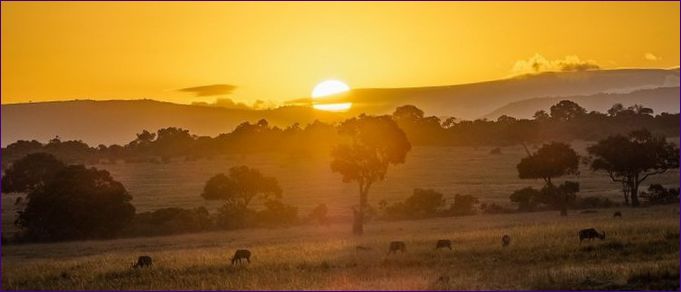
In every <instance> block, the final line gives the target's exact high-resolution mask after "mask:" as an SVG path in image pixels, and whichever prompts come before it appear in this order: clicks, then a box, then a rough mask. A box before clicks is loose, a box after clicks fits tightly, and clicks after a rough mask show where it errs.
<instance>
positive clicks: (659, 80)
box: [2, 68, 679, 146]
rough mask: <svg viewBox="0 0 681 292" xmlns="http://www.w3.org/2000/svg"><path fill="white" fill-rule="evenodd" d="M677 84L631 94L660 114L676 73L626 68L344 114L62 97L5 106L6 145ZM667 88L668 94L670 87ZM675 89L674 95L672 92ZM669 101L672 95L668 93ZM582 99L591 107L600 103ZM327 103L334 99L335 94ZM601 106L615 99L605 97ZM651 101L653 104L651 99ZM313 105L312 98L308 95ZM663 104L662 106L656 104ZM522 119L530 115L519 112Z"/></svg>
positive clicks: (451, 89)
mask: <svg viewBox="0 0 681 292" xmlns="http://www.w3.org/2000/svg"><path fill="white" fill-rule="evenodd" d="M663 86H676V87H677V88H676V96H677V99H676V100H675V103H674V102H673V101H665V102H662V103H658V101H659V99H656V98H653V97H645V98H644V99H636V98H632V100H635V101H632V102H628V101H626V100H623V101H618V102H623V103H627V104H628V103H634V102H635V103H641V104H644V105H646V106H651V107H653V108H654V109H655V110H656V111H658V112H659V111H661V109H660V107H661V106H666V105H667V104H669V106H670V107H673V108H674V109H676V111H673V110H668V111H670V112H678V104H679V103H678V86H679V70H678V68H677V69H671V70H662V69H627V70H601V71H586V72H561V73H543V74H538V75H527V76H522V77H517V78H511V79H504V80H497V81H489V82H480V83H473V84H462V85H452V86H436V87H418V88H387V89H355V90H352V91H350V92H348V93H346V94H345V95H344V96H341V97H340V98H343V99H344V100H350V101H352V102H353V109H352V111H350V112H348V113H344V114H338V113H329V112H323V111H317V110H313V109H312V108H310V107H309V106H287V107H281V108H278V109H274V110H250V109H227V108H219V107H209V106H198V105H181V104H173V103H168V102H158V101H151V100H132V101H130V100H127V101H125V100H113V101H90V100H78V101H65V102H45V103H27V104H10V105H2V145H3V146H5V145H7V144H9V143H12V142H14V141H16V140H19V139H38V140H40V141H47V140H48V139H50V138H53V137H54V136H56V135H59V136H60V137H62V139H81V140H83V141H85V142H87V143H88V144H91V145H96V144H99V143H103V144H111V143H117V144H122V143H126V142H129V141H131V140H132V139H133V138H134V137H135V133H138V132H139V131H140V130H142V129H148V130H154V131H155V130H157V129H159V128H162V127H170V126H175V127H182V128H186V129H189V130H190V131H191V132H192V133H195V134H198V135H211V136H214V135H217V134H219V133H224V132H228V131H231V130H232V129H234V127H235V126H236V125H238V124H239V123H241V122H243V121H256V120H258V119H261V118H266V119H267V120H269V121H270V123H272V124H274V125H278V126H288V125H290V124H293V123H295V122H299V123H301V124H306V123H309V122H311V121H314V120H315V119H319V120H322V121H336V120H340V119H343V118H346V117H348V116H350V115H357V114H359V113H362V112H366V113H369V114H383V113H391V112H393V111H394V110H395V108H396V107H397V106H400V105H404V104H413V105H416V106H418V107H420V108H421V109H423V110H424V111H425V112H426V113H427V114H428V115H437V116H450V115H451V116H455V117H457V118H462V119H476V118H480V117H483V116H484V115H487V114H489V113H491V112H493V111H494V110H496V109H498V108H500V107H502V106H504V105H508V104H510V103H513V102H519V101H523V100H527V99H530V98H537V97H551V96H554V97H558V96H583V95H593V94H597V93H603V92H620V93H622V92H629V91H633V90H637V89H642V88H657V87H663ZM667 93H668V92H667ZM669 94H671V93H669ZM665 96H666V97H665V98H664V99H665V100H667V99H669V98H670V97H669V96H668V95H665ZM587 99H589V98H586V97H585V99H584V100H583V101H580V102H579V103H580V104H582V103H583V104H584V106H586V107H587V108H589V109H600V110H602V109H603V108H602V107H601V105H600V104H601V101H599V102H598V103H597V104H591V103H588V102H587ZM330 100H332V99H331V98H330ZM603 100H606V101H602V103H604V104H608V105H611V104H612V103H614V101H607V99H603ZM648 100H649V101H650V102H648ZM308 102H309V99H308ZM552 102H553V101H548V100H546V101H545V100H542V101H541V102H539V103H537V104H528V105H527V108H525V109H522V110H521V107H522V104H521V105H514V106H515V107H516V108H515V109H514V111H522V112H523V113H526V112H531V113H534V111H536V110H537V109H540V108H546V105H547V104H548V105H550V104H551V103H552ZM658 104H659V105H658ZM516 115H518V116H523V115H527V114H522V115H520V114H516Z"/></svg>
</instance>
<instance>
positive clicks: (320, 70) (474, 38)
mask: <svg viewBox="0 0 681 292" xmlns="http://www.w3.org/2000/svg"><path fill="white" fill-rule="evenodd" d="M1 5H2V103H16V102H26V101H29V100H31V101H34V102H35V101H47V100H65V99H76V98H81V99H82V98H90V99H137V98H153V99H159V100H167V101H172V102H180V103H190V102H194V101H212V100H213V99H215V96H201V97H197V96H194V95H192V94H191V93H190V92H179V91H177V90H178V89H181V88H186V87H195V86H203V85H211V84H231V85H234V86H236V89H235V90H234V91H233V92H232V94H230V95H225V96H224V97H229V98H233V99H234V100H237V101H242V102H247V103H249V104H250V103H252V102H253V101H255V100H256V99H262V100H267V101H271V102H274V103H281V102H282V101H284V100H288V99H293V98H299V97H305V96H309V94H310V90H311V89H312V88H313V87H314V86H315V85H316V84H317V83H318V82H320V81H322V80H325V79H330V78H335V79H340V80H343V81H345V82H346V83H347V84H348V85H350V87H355V88H359V87H405V86H422V85H445V84H457V83H466V82H475V81H482V80H490V79H497V78H504V77H508V76H511V75H512V74H518V73H523V72H525V71H527V69H528V68H529V67H528V66H527V63H523V62H522V61H521V62H519V61H520V60H527V59H528V58H531V57H533V56H534V58H536V59H539V60H541V61H542V62H544V63H546V67H545V69H546V70H551V69H554V67H555V66H556V64H560V62H561V61H557V60H563V62H578V63H579V62H589V63H594V64H597V65H598V66H600V67H601V68H621V67H656V68H669V67H675V66H678V65H679V54H680V52H679V22H680V20H679V2H666V3H659V2H658V3H650V2H647V3H631V2H626V3H616V2H601V3H585V2H575V3H565V2H561V3H470V2H465V3H423V2H420V3H414V2H408V3H405V2H399V3H337V2H336V3H302V2H298V3H262V2H261V3H243V2H242V3H214V2H210V3H188V2H180V3H178V2H172V3H160V2H146V3H114V2H105V3H93V2H82V3H81V2H77V3H75V2H74V3H68V2H60V3H39V2H31V3H20V2H10V3H7V2H2V4H1ZM544 59H546V60H544Z"/></svg>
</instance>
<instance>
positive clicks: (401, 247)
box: [388, 241, 407, 254]
mask: <svg viewBox="0 0 681 292" xmlns="http://www.w3.org/2000/svg"><path fill="white" fill-rule="evenodd" d="M397 251H400V252H402V253H404V252H406V251H407V245H406V244H404V241H393V242H390V248H389V249H388V254H391V253H393V254H394V253H397Z"/></svg>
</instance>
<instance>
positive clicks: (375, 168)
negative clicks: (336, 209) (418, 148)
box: [331, 115, 411, 235]
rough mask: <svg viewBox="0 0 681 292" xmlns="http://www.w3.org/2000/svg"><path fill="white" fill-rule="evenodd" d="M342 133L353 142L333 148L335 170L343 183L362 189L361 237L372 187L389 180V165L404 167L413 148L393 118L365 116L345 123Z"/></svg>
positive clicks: (357, 218)
mask: <svg viewBox="0 0 681 292" xmlns="http://www.w3.org/2000/svg"><path fill="white" fill-rule="evenodd" d="M338 132H339V134H340V135H342V136H344V137H347V138H349V140H350V141H349V143H341V144H338V145H336V146H335V147H334V148H333V150H332V152H331V155H332V158H333V159H332V161H331V170H332V171H333V172H338V173H340V174H341V175H342V176H343V182H346V183H347V182H356V183H357V184H358V186H359V208H358V209H354V224H353V232H354V233H355V234H356V235H361V234H362V233H363V231H364V228H363V224H364V214H365V212H366V211H367V207H368V201H367V200H368V195H369V189H370V188H371V185H373V184H374V183H375V182H377V181H380V180H383V179H384V178H385V175H386V173H387V172H388V166H389V165H395V164H400V163H404V160H405V158H406V156H407V152H409V150H410V149H411V144H410V143H409V140H408V139H407V136H406V135H405V133H404V131H402V129H400V128H399V127H398V126H397V124H396V123H395V121H393V119H392V118H391V117H390V116H378V117H373V116H366V115H361V116H359V117H358V118H352V119H348V120H346V121H344V122H343V123H342V124H341V125H340V126H339V129H338Z"/></svg>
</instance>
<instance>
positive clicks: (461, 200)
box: [449, 194, 479, 216]
mask: <svg viewBox="0 0 681 292" xmlns="http://www.w3.org/2000/svg"><path fill="white" fill-rule="evenodd" d="M478 202H479V201H478V198H476V197H474V196H472V195H459V194H457V195H454V203H452V204H451V205H450V207H449V214H451V215H454V216H465V215H473V214H475V205H476V204H477V203H478Z"/></svg>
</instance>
